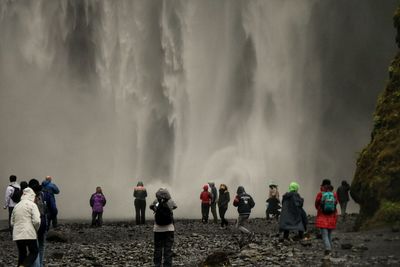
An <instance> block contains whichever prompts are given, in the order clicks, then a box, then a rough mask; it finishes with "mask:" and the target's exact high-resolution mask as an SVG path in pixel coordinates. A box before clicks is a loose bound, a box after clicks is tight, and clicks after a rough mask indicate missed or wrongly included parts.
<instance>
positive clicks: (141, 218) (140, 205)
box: [135, 199, 146, 224]
mask: <svg viewBox="0 0 400 267" xmlns="http://www.w3.org/2000/svg"><path fill="white" fill-rule="evenodd" d="M145 211H146V200H143V199H135V212H136V224H145V222H146V213H145Z"/></svg>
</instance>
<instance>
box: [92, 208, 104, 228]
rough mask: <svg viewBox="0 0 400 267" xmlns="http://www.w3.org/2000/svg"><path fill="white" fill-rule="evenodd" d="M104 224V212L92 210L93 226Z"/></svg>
mask: <svg viewBox="0 0 400 267" xmlns="http://www.w3.org/2000/svg"><path fill="white" fill-rule="evenodd" d="M102 225H103V212H95V211H92V226H102Z"/></svg>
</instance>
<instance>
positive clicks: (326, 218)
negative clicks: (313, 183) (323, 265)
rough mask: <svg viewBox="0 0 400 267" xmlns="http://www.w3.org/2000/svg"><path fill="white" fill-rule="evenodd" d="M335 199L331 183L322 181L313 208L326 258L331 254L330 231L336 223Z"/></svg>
mask: <svg viewBox="0 0 400 267" xmlns="http://www.w3.org/2000/svg"><path fill="white" fill-rule="evenodd" d="M337 199H338V198H337V195H336V193H334V192H333V186H332V185H331V181H330V180H328V179H324V180H323V181H322V184H321V188H320V192H319V193H318V194H317V196H316V199H315V208H316V209H317V217H316V220H315V226H316V227H317V228H319V229H320V230H321V235H322V240H323V242H324V247H325V256H326V257H329V256H330V255H331V253H332V245H333V243H332V231H333V230H334V229H335V228H336V222H337V210H336V205H337V202H338V201H337Z"/></svg>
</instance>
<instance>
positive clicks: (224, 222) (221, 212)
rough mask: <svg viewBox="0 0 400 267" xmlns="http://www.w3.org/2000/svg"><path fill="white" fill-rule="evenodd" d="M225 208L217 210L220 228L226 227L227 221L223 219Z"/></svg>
mask: <svg viewBox="0 0 400 267" xmlns="http://www.w3.org/2000/svg"><path fill="white" fill-rule="evenodd" d="M226 210H227V208H219V217H220V218H221V227H224V226H228V221H227V220H226V219H225V213H226Z"/></svg>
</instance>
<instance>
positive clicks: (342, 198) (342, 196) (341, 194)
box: [336, 180, 350, 220]
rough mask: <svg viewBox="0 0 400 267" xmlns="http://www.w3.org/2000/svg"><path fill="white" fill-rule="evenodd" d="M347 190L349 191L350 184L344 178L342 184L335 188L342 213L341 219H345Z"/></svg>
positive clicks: (347, 198) (347, 199)
mask: <svg viewBox="0 0 400 267" xmlns="http://www.w3.org/2000/svg"><path fill="white" fill-rule="evenodd" d="M349 191H350V185H349V184H348V183H347V181H345V180H343V181H342V184H341V185H340V186H339V188H338V189H337V190H336V194H337V197H338V201H339V204H340V210H341V213H340V214H341V215H342V217H343V220H345V219H346V209H347V202H349V201H350V197H349Z"/></svg>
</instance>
